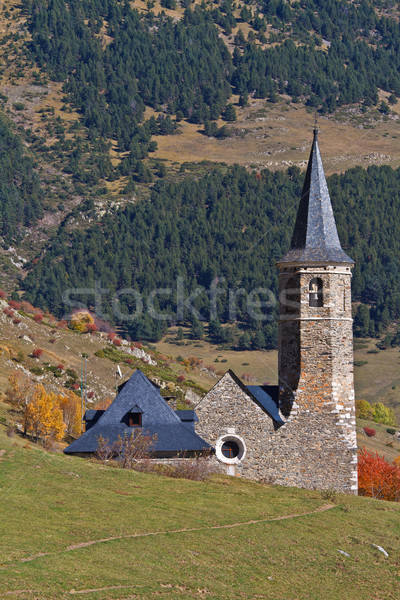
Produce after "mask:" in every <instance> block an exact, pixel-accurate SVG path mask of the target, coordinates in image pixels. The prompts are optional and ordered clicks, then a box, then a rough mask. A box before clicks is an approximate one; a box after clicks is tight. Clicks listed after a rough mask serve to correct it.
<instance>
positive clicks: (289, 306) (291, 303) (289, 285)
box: [280, 277, 300, 314]
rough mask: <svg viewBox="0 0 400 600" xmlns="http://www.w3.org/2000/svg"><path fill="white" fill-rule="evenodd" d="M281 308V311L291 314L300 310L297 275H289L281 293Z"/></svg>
mask: <svg viewBox="0 0 400 600" xmlns="http://www.w3.org/2000/svg"><path fill="white" fill-rule="evenodd" d="M280 300H281V310H282V312H283V313H287V314H293V313H298V312H299V310H300V290H299V281H298V278H297V277H291V278H290V279H288V281H287V282H286V285H285V288H284V289H283V291H282V294H281V298H280Z"/></svg>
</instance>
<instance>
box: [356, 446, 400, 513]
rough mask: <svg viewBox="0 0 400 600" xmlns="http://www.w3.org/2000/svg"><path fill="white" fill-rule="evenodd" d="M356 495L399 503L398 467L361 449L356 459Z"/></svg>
mask: <svg viewBox="0 0 400 600" xmlns="http://www.w3.org/2000/svg"><path fill="white" fill-rule="evenodd" d="M396 460H397V459H396ZM358 493H359V494H360V496H369V497H371V498H378V499H380V500H391V501H395V502H399V501H400V467H399V466H398V465H397V464H396V463H393V464H389V463H388V462H387V461H386V460H385V458H384V457H383V456H379V455H378V454H377V453H375V454H372V453H371V452H369V451H368V450H366V449H365V448H363V449H362V450H361V452H360V455H359V457H358Z"/></svg>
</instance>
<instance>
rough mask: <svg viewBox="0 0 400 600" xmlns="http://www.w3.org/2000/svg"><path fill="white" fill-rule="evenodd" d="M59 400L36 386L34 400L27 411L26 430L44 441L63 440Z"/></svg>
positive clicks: (40, 386) (39, 386)
mask: <svg viewBox="0 0 400 600" xmlns="http://www.w3.org/2000/svg"><path fill="white" fill-rule="evenodd" d="M58 404H59V403H58V398H57V396H56V395H55V394H53V393H51V392H50V393H47V392H46V390H45V389H44V387H43V386H42V385H40V384H38V385H36V386H35V389H34V392H33V396H32V399H31V401H30V403H29V404H28V406H27V407H26V411H25V427H26V430H27V431H29V432H30V433H32V434H33V435H35V436H36V438H41V439H43V440H49V439H51V440H55V441H58V440H61V438H62V436H63V434H64V428H65V427H64V423H63V413H62V410H61V408H60V407H59V406H58Z"/></svg>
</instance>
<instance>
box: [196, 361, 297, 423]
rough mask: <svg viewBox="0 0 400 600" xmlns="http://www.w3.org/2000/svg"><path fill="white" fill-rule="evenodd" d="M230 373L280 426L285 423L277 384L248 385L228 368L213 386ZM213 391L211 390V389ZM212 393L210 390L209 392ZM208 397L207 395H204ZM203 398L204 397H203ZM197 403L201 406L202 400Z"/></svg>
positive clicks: (244, 390)
mask: <svg viewBox="0 0 400 600" xmlns="http://www.w3.org/2000/svg"><path fill="white" fill-rule="evenodd" d="M226 375H229V376H230V377H231V378H232V379H233V381H234V382H235V383H236V385H237V386H238V387H240V389H241V390H242V391H243V392H244V393H245V394H246V396H247V397H248V398H249V399H250V400H252V401H253V402H254V403H255V404H257V405H258V406H259V407H260V408H261V409H262V410H263V411H264V412H265V413H266V414H267V415H268V416H269V417H270V418H271V419H272V420H273V421H274V422H275V423H276V424H277V425H278V426H281V425H284V423H285V422H284V421H283V420H282V418H281V416H280V414H279V409H278V391H279V387H278V386H277V385H268V386H263V385H249V386H246V385H245V384H244V383H243V382H242V381H241V380H240V379H239V377H238V376H237V375H236V373H234V371H232V369H228V371H227V372H226V373H225V374H224V375H223V376H222V377H221V379H219V380H218V381H217V383H216V384H215V385H214V386H213V387H212V388H211V389H214V388H215V387H216V386H217V385H218V384H219V382H220V381H221V380H222V379H223V378H224V377H226ZM210 391H211V390H210ZM208 393H210V392H208ZM204 397H206V396H204ZM202 400H203V399H202ZM202 400H200V402H199V403H198V404H197V406H199V405H200V404H201V402H202Z"/></svg>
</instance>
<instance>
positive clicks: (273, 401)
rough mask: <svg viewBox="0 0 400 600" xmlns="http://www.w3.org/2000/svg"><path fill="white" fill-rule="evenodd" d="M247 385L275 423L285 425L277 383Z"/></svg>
mask: <svg viewBox="0 0 400 600" xmlns="http://www.w3.org/2000/svg"><path fill="white" fill-rule="evenodd" d="M246 387H247V389H248V391H249V392H250V393H251V394H252V395H253V396H254V398H255V399H256V400H257V402H258V403H259V404H261V406H262V407H263V409H264V410H265V411H266V412H267V413H268V414H269V415H270V416H271V417H272V418H273V420H274V421H275V423H277V424H278V425H284V423H285V421H283V420H282V418H281V416H280V414H279V410H278V393H279V387H278V386H277V385H248V386H246Z"/></svg>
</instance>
